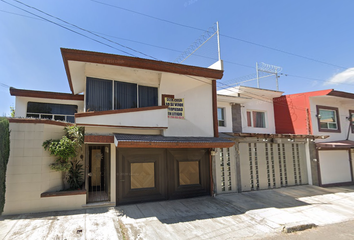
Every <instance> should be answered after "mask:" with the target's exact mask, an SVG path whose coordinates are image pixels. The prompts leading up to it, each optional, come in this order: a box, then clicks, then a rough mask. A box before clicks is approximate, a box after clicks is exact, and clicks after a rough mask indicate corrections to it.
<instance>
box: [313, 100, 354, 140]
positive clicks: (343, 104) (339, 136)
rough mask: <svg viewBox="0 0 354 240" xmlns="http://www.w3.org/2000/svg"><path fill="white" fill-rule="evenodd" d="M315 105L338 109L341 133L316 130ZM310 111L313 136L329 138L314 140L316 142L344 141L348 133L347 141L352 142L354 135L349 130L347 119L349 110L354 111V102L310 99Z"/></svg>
mask: <svg viewBox="0 0 354 240" xmlns="http://www.w3.org/2000/svg"><path fill="white" fill-rule="evenodd" d="M316 105H320V106H328V107H335V108H338V110H339V112H338V114H339V123H340V129H341V131H340V132H339V133H334V132H323V131H321V132H320V131H319V129H318V122H317V116H316V115H317V111H316ZM310 109H311V121H312V126H313V127H312V131H313V135H328V136H329V138H327V139H323V140H316V142H323V141H324V142H328V141H337V140H345V139H347V136H348V131H349V139H348V140H352V141H353V140H354V134H353V133H352V132H351V130H350V129H349V126H350V121H349V120H348V119H347V117H349V110H354V100H350V99H343V98H337V97H325V96H324V97H323V96H322V97H312V98H310Z"/></svg>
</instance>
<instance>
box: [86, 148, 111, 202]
mask: <svg viewBox="0 0 354 240" xmlns="http://www.w3.org/2000/svg"><path fill="white" fill-rule="evenodd" d="M109 160H110V153H109V146H106V145H95V146H89V147H88V158H87V166H88V169H87V177H86V181H87V182H88V184H87V188H88V191H87V202H88V203H93V202H103V201H109V199H110V197H109V193H110V181H109V180H110V171H109V169H110V168H109V162H110V161H109Z"/></svg>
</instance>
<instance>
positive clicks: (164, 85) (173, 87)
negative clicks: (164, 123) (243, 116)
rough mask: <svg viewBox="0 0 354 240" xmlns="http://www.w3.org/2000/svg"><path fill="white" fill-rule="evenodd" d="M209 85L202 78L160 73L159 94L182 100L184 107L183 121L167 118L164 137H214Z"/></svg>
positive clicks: (210, 88)
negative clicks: (170, 95)
mask: <svg viewBox="0 0 354 240" xmlns="http://www.w3.org/2000/svg"><path fill="white" fill-rule="evenodd" d="M211 83H212V81H210V80H207V79H203V78H197V77H188V76H183V75H176V74H170V73H162V76H161V83H160V89H159V93H160V94H172V95H174V96H175V98H184V105H185V119H173V118H169V119H168V129H167V130H165V131H164V135H165V136H186V137H212V136H214V133H213V111H212V106H213V104H212V86H211ZM160 104H161V99H159V105H160Z"/></svg>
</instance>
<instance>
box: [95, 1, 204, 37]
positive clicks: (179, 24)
mask: <svg viewBox="0 0 354 240" xmlns="http://www.w3.org/2000/svg"><path fill="white" fill-rule="evenodd" d="M90 1H92V2H95V3H98V4H102V5H106V6H109V7H113V8H117V9H121V10H124V11H127V12H132V13H135V14H139V15H142V16H145V17H149V18H152V19H155V20H159V21H162V22H166V23H170V24H174V25H177V26H181V27H185V28H190V29H194V30H198V31H203V32H204V31H205V30H204V29H201V28H196V27H192V26H188V25H185V24H181V23H176V22H173V21H170V20H166V19H162V18H158V17H154V16H151V15H148V14H145V13H141V12H137V11H133V10H130V9H127V8H123V7H118V6H116V5H112V4H108V3H104V2H100V1H96V0H90Z"/></svg>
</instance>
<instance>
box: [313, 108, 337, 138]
mask: <svg viewBox="0 0 354 240" xmlns="http://www.w3.org/2000/svg"><path fill="white" fill-rule="evenodd" d="M317 119H318V131H320V132H340V125H339V115H338V108H334V107H327V106H317Z"/></svg>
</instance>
